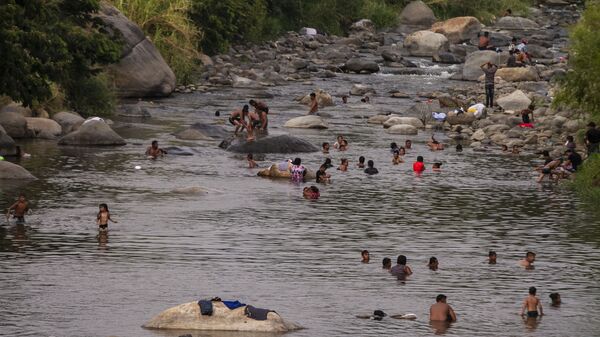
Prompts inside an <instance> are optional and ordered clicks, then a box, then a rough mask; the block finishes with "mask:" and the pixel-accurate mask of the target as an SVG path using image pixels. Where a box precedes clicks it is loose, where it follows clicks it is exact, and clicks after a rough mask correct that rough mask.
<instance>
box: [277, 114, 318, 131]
mask: <svg viewBox="0 0 600 337" xmlns="http://www.w3.org/2000/svg"><path fill="white" fill-rule="evenodd" d="M283 126H284V127H286V128H302V129H327V128H328V127H329V126H328V125H327V123H326V122H325V121H324V120H323V118H321V117H319V116H316V115H308V116H300V117H296V118H292V119H290V120H289V121H287V122H285V124H284V125H283Z"/></svg>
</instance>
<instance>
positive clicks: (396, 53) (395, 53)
mask: <svg viewBox="0 0 600 337" xmlns="http://www.w3.org/2000/svg"><path fill="white" fill-rule="evenodd" d="M381 57H382V58H383V60H384V61H388V62H400V61H402V53H401V52H400V50H398V49H397V48H392V47H389V46H387V47H383V48H382V49H381Z"/></svg>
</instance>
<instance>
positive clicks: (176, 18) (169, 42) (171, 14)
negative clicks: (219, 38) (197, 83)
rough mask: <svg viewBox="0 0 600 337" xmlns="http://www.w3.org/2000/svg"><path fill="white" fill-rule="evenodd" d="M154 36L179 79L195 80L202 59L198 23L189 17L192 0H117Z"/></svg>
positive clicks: (129, 15) (125, 11)
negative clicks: (199, 59)
mask: <svg viewBox="0 0 600 337" xmlns="http://www.w3.org/2000/svg"><path fill="white" fill-rule="evenodd" d="M112 3H113V5H114V6H115V7H117V8H118V9H119V10H120V11H121V12H122V13H123V14H125V16H127V17H128V18H129V19H130V20H132V21H133V22H135V23H137V24H138V26H140V28H142V30H143V31H144V33H146V35H147V36H149V37H150V39H151V40H152V42H153V43H154V45H155V46H156V47H157V48H158V50H159V51H160V53H161V55H162V57H163V58H164V59H165V61H166V62H167V63H168V64H169V66H170V67H171V69H172V70H173V72H174V73H175V76H176V77H177V80H178V81H179V82H182V83H187V82H189V81H190V80H191V76H192V74H193V71H194V69H195V68H196V66H197V62H198V56H199V54H198V49H197V48H198V41H199V37H200V34H199V30H198V27H196V26H195V25H194V23H193V22H192V21H191V20H190V18H189V17H188V14H189V13H190V10H191V0H113V1H112Z"/></svg>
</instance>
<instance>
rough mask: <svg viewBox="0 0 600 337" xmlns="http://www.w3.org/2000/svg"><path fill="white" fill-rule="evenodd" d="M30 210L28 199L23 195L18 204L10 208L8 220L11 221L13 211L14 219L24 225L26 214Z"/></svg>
mask: <svg viewBox="0 0 600 337" xmlns="http://www.w3.org/2000/svg"><path fill="white" fill-rule="evenodd" d="M28 210H29V203H28V202H27V199H25V196H24V195H23V194H21V195H19V199H18V200H17V202H15V203H14V204H12V206H10V207H9V208H8V212H6V220H7V221H8V220H9V218H10V214H11V211H12V214H13V218H15V219H17V223H24V222H25V213H27V211H28Z"/></svg>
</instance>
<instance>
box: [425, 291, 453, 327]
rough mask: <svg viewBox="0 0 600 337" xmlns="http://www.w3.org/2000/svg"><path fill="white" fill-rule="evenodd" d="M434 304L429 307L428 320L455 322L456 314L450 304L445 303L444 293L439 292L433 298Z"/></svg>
mask: <svg viewBox="0 0 600 337" xmlns="http://www.w3.org/2000/svg"><path fill="white" fill-rule="evenodd" d="M435 302H436V303H435V304H434V305H432V306H431V308H430V309H429V320H430V321H445V322H455V321H456V314H455V313H454V310H453V309H452V307H451V306H450V305H448V304H447V303H446V295H442V294H439V295H437V297H436V298H435Z"/></svg>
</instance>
